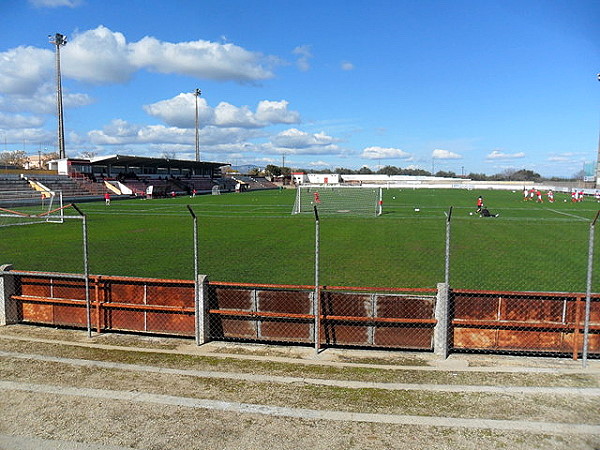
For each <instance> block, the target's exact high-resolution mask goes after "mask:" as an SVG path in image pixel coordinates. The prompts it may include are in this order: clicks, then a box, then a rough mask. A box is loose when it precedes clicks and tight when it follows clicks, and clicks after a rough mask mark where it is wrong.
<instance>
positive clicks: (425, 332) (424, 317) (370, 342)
mask: <svg viewBox="0 0 600 450" xmlns="http://www.w3.org/2000/svg"><path fill="white" fill-rule="evenodd" d="M188 212H189V216H188V219H186V220H187V222H186V223H187V224H188V225H187V226H188V231H189V234H188V235H187V236H188V237H187V238H186V239H187V240H188V243H187V245H186V246H185V247H186V250H185V251H184V252H182V255H181V258H180V259H179V260H178V264H183V265H187V266H189V273H190V279H187V280H185V279H183V280H182V279H162V278H151V277H143V276H139V277H138V276H117V275H97V274H91V273H92V272H93V270H92V271H90V270H89V267H92V269H93V267H94V258H99V257H102V258H106V257H110V256H109V255H105V254H103V253H102V251H101V248H102V239H109V238H110V237H109V236H100V237H98V238H97V237H95V236H94V235H93V233H92V234H91V235H90V236H88V234H89V233H88V231H87V224H86V220H85V216H84V215H81V217H79V218H77V223H78V224H79V225H77V226H81V225H83V227H82V231H81V242H79V243H76V244H77V245H79V247H80V254H81V258H80V259H79V263H77V264H74V267H80V269H76V270H74V273H55V272H51V271H39V270H38V271H27V270H21V268H14V267H12V266H10V265H6V266H2V267H1V270H0V324H6V323H14V322H25V323H37V324H51V325H54V326H68V327H81V328H87V330H88V332H89V333H92V332H93V331H95V332H97V333H101V332H106V331H131V332H142V333H153V334H167V335H179V336H187V337H191V338H195V339H196V342H197V343H198V344H203V343H205V342H208V341H211V340H224V341H243V342H263V343H288V344H289V343H293V344H302V345H310V346H314V347H315V350H317V351H319V350H320V349H322V348H326V347H334V346H341V347H357V348H393V349H407V350H420V351H433V352H435V353H436V354H439V355H440V356H441V357H445V356H447V355H448V354H449V353H450V352H456V351H477V352H514V353H524V354H535V355H540V354H550V355H557V356H566V355H568V356H570V357H573V358H582V360H583V364H584V365H585V364H586V361H587V358H588V357H590V356H591V357H598V356H600V294H598V293H597V289H596V291H595V290H594V286H597V284H596V285H595V284H594V283H597V282H598V280H597V276H598V275H597V270H594V267H598V262H599V261H598V259H599V255H598V253H599V252H598V242H597V241H595V239H594V235H595V231H594V228H595V224H596V220H597V216H596V219H595V220H594V221H593V222H591V223H590V222H589V221H588V222H584V221H582V222H581V223H576V224H575V225H574V230H573V233H572V234H571V235H569V236H554V235H552V233H551V230H550V231H549V234H548V235H546V236H543V238H542V237H540V236H532V239H537V240H538V241H537V243H536V245H533V246H531V248H533V249H534V250H533V251H531V248H530V249H529V250H526V249H520V248H519V247H518V242H519V241H520V240H519V239H516V238H515V239H514V241H512V240H511V236H514V233H517V232H527V228H526V227H524V224H523V222H522V221H520V222H514V223H512V222H510V221H505V222H500V221H497V222H489V221H488V222H485V220H486V219H483V220H482V221H481V228H475V233H476V234H475V235H473V230H474V228H473V226H472V224H471V226H469V227H466V226H464V224H463V222H461V220H456V221H455V220H452V211H451V210H450V211H448V213H447V215H446V219H445V220H444V221H439V220H438V221H433V220H432V221H427V222H424V223H423V224H422V225H421V226H422V227H432V228H433V229H435V230H436V232H438V234H439V235H440V239H439V240H437V241H436V242H429V243H426V244H423V243H418V245H420V246H421V247H420V248H419V249H418V251H417V252H416V253H415V254H416V256H414V255H411V254H408V253H406V252H403V251H402V248H401V244H400V243H399V241H391V240H390V242H389V246H388V247H389V253H387V254H383V255H380V256H381V265H380V266H381V267H379V268H369V269H368V270H366V272H367V273H366V274H365V278H364V280H368V279H374V280H377V281H378V283H377V284H379V285H378V286H370V287H369V286H368V285H367V284H366V283H364V282H361V283H356V284H358V285H359V286H361V285H362V286H367V287H357V286H356V285H353V283H352V280H349V279H347V278H345V274H344V272H343V270H341V269H340V268H343V266H344V264H340V259H341V262H342V263H346V262H347V263H348V264H356V263H357V261H356V258H357V257H360V255H353V254H351V253H345V252H344V241H343V239H348V237H347V236H342V237H340V236H339V235H338V234H336V232H335V229H336V223H335V222H334V221H329V220H328V221H322V220H320V219H319V216H318V214H315V221H314V223H313V227H311V229H306V230H305V232H310V233H311V234H312V236H313V246H312V249H310V251H306V249H304V250H303V252H304V253H301V254H300V255H301V257H302V258H304V262H303V264H309V265H311V266H312V267H313V268H314V282H313V283H306V282H305V283H304V284H265V283H248V282H242V281H240V282H231V281H228V282H224V281H216V280H212V279H211V277H210V273H209V274H204V273H202V272H203V270H202V268H203V264H202V254H203V248H202V246H201V245H200V242H199V238H198V228H199V224H198V217H197V216H196V214H195V213H194V211H193V210H192V209H191V208H188ZM73 219H75V217H73ZM322 222H326V223H322ZM61 226H62V225H61ZM364 226H365V229H364V230H361V229H358V231H357V234H358V235H360V236H361V237H362V238H364V239H369V234H368V231H367V230H368V228H369V224H368V222H365V225H364ZM142 230H143V228H142ZM164 232H165V233H169V227H168V226H167V225H165V229H164ZM142 233H143V231H142ZM394 233H397V234H398V235H402V230H396V231H394ZM499 237H501V238H502V241H501V242H499V241H498V239H499ZM378 238H380V237H378ZM136 239H137V236H136ZM186 239H183V240H186ZM472 239H477V240H478V242H480V245H478V246H477V249H478V250H477V251H475V252H473V250H472V246H467V245H465V240H472ZM559 241H560V245H566V246H568V247H569V248H571V249H572V250H573V251H571V252H567V254H568V255H570V257H571V258H572V259H570V260H569V261H559V260H557V261H554V262H552V264H550V265H548V264H545V265H544V267H546V268H548V267H550V269H549V270H548V273H543V274H540V273H539V272H538V271H536V266H537V264H538V263H539V258H540V257H545V258H547V257H548V254H551V253H552V251H551V249H550V250H549V249H548V247H547V246H548V245H549V242H552V243H553V245H559V244H558V243H557V242H559ZM147 244H148V245H152V243H150V242H149V243H147ZM402 245H417V243H410V242H408V243H407V242H403V243H402ZM90 247H91V248H92V251H90ZM464 248H470V249H471V250H470V251H469V253H468V254H465V253H464V250H463V249H464ZM536 248H537V249H539V251H538V252H536V251H535V249H536ZM542 249H544V251H543V252H542V251H541V250H542ZM279 250H280V251H281V252H283V253H285V249H279ZM160 251H161V249H160V248H158V249H156V252H157V253H156V255H157V257H160ZM489 252H494V258H492V259H490V258H489ZM90 255H92V256H90ZM515 255H517V256H516V258H515ZM541 255H542V256H541ZM119 257H122V255H119ZM515 261H516V262H517V263H516V264H515ZM392 264H393V265H400V266H401V267H402V269H403V270H402V271H403V272H404V271H405V272H407V274H406V278H405V279H404V280H408V279H411V280H413V283H414V280H415V279H416V280H418V281H417V284H420V285H421V286H420V287H415V286H414V285H412V286H410V285H408V284H409V283H408V282H405V281H401V282H398V283H394V281H393V279H392V276H393V273H394V272H390V274H392V275H390V274H388V273H387V272H386V270H385V268H386V266H387V265H392ZM423 264H430V265H433V267H434V270H433V273H434V274H435V275H434V277H435V278H434V279H431V278H428V279H421V278H419V277H420V273H419V267H422V265H423ZM140 270H142V268H140ZM369 270H373V271H377V273H374V272H373V273H369ZM250 271H251V268H250ZM486 271H496V272H497V274H498V275H497V276H496V277H492V279H495V280H496V282H495V283H493V284H490V283H489V281H488V280H489V279H490V278H489V277H485V278H484V277H482V276H481V274H482V273H483V272H486ZM511 272H514V273H512V274H511V275H510V276H508V275H507V274H509V273H511ZM582 273H584V274H587V276H586V277H581V274H582ZM518 274H521V276H519V275H518ZM504 278H506V279H510V280H512V281H511V282H510V284H509V283H507V282H505V281H504ZM337 280H341V281H342V282H343V283H336V281H337ZM514 280H519V281H518V282H517V284H516V285H515V281H514ZM302 281H306V280H302ZM361 281H363V279H361ZM436 281H437V282H436ZM552 283H554V284H552ZM402 284H404V286H403V285H402ZM548 285H550V286H552V287H553V290H551V291H548V290H546V291H543V292H540V291H539V287H540V286H548Z"/></svg>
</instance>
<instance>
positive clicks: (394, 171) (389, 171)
mask: <svg viewBox="0 0 600 450" xmlns="http://www.w3.org/2000/svg"><path fill="white" fill-rule="evenodd" d="M398 172H399V170H398V168H397V167H396V166H385V167H382V168H381V169H379V170H378V171H377V173H380V174H382V175H398Z"/></svg>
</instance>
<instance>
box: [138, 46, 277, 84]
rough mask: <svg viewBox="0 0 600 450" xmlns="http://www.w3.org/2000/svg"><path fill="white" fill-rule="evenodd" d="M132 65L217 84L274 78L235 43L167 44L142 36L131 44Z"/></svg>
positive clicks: (260, 59) (260, 57) (256, 56)
mask: <svg viewBox="0 0 600 450" xmlns="http://www.w3.org/2000/svg"><path fill="white" fill-rule="evenodd" d="M129 49H130V51H131V63H132V64H133V65H134V66H136V67H138V68H146V69H149V70H153V71H156V72H160V73H178V74H184V75H188V76H192V77H196V78H208V79H211V80H219V81H230V80H233V81H238V82H252V81H258V80H265V79H268V78H272V77H273V73H272V72H271V70H269V69H268V68H266V67H264V65H263V62H266V61H267V60H266V58H264V57H263V55H262V54H260V53H256V52H251V51H248V50H246V49H244V48H242V47H239V46H237V45H234V44H229V43H225V44H220V43H216V42H209V41H202V40H198V41H191V42H180V43H170V42H161V41H159V40H158V39H155V38H153V37H144V38H143V39H141V40H140V41H138V42H135V43H133V44H130V46H129Z"/></svg>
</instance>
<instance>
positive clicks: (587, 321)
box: [581, 211, 600, 368]
mask: <svg viewBox="0 0 600 450" xmlns="http://www.w3.org/2000/svg"><path fill="white" fill-rule="evenodd" d="M599 215H600V211H598V212H597V213H596V217H595V218H594V220H593V221H592V223H591V224H590V237H589V246H588V270H587V280H586V291H585V317H584V322H583V352H582V353H583V354H582V356H581V363H582V365H583V367H584V368H586V367H587V356H588V346H589V339H590V310H591V306H592V299H591V292H592V273H593V266H594V227H595V225H596V221H597V220H598V216H599Z"/></svg>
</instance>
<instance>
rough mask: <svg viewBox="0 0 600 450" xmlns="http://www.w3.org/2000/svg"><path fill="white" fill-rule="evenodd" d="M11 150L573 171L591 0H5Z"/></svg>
mask: <svg viewBox="0 0 600 450" xmlns="http://www.w3.org/2000/svg"><path fill="white" fill-rule="evenodd" d="M0 17H2V28H1V29H0V35H1V36H2V40H1V47H0V150H20V149H25V150H26V151H27V152H28V153H30V154H37V152H38V151H39V150H40V149H41V150H42V151H44V150H45V149H48V151H53V150H55V148H56V112H55V110H56V106H55V105H56V104H55V88H56V85H55V78H54V70H55V66H54V46H53V45H51V44H50V43H49V40H48V35H53V34H55V33H61V34H64V35H66V36H67V38H68V43H67V45H66V46H65V47H63V48H62V49H61V67H62V78H63V99H64V110H65V113H64V117H65V135H66V151H67V154H68V155H69V156H71V157H76V156H78V155H80V154H81V153H82V152H94V153H95V154H97V155H111V154H126V155H138V156H154V157H160V156H163V155H169V156H176V157H177V158H180V159H194V157H195V129H194V119H195V97H194V95H193V94H192V92H193V91H194V90H195V89H196V88H199V89H201V90H202V95H201V97H200V98H199V110H200V113H199V115H200V153H201V158H202V159H203V160H209V161H219V162H229V163H232V164H234V165H240V164H257V165H261V166H264V165H266V164H276V165H281V164H282V161H283V158H285V164H286V166H289V167H293V168H306V169H328V168H329V169H334V168H336V167H346V168H351V169H358V168H360V167H362V166H368V167H369V168H371V169H373V170H377V168H379V167H381V166H385V165H394V166H397V167H402V168H407V167H412V168H422V169H426V170H432V169H433V170H434V171H438V170H446V171H454V172H456V173H457V174H461V173H463V172H464V173H465V174H468V173H470V172H477V173H486V174H495V173H500V172H503V171H505V170H511V169H517V170H518V169H530V170H534V171H536V172H538V173H540V174H542V175H544V176H571V175H573V174H574V173H576V172H578V171H580V170H581V169H582V168H583V164H584V163H585V162H594V161H595V160H596V156H597V152H598V136H599V132H600V82H599V81H598V79H597V74H598V72H600V27H599V26H598V24H599V23H600V2H598V1H596V0H589V1H587V0H569V1H562V0H553V1H550V0H544V1H537V0H519V1H512V0H504V1H492V0H455V1H433V0H421V1H417V0H411V1H408V0H389V1H388V0H370V1H367V0H364V1H358V0H321V1H298V0H293V1H292V0H279V1H272V0H271V1H266V0H265V1H258V0H255V1H248V0H232V1H226V0H203V1H200V0H196V1H194V0H189V1H188V0H170V1H165V0H162V1H155V0H130V1H117V0H12V1H6V0H4V1H1V2H0Z"/></svg>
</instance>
